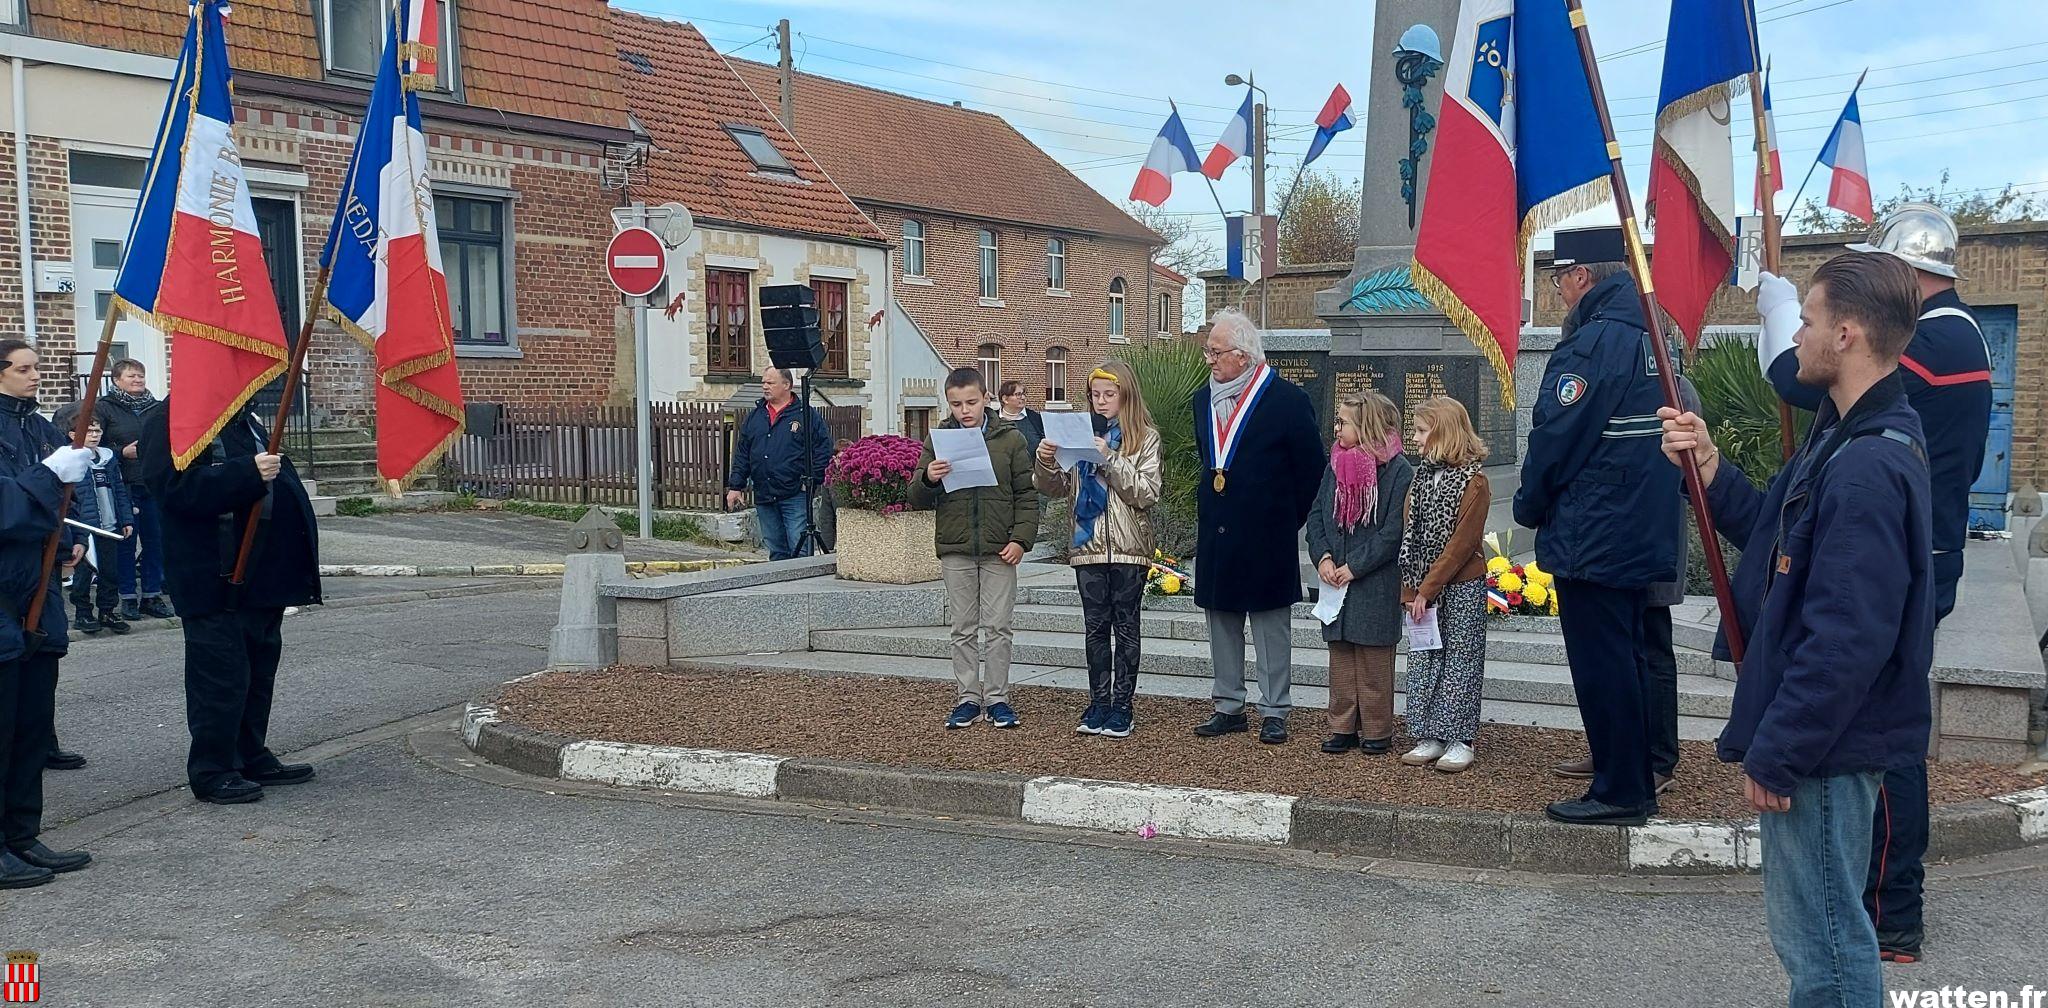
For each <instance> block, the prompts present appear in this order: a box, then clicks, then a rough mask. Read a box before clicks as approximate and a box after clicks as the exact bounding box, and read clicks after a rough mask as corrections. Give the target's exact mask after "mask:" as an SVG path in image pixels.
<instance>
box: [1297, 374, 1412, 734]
mask: <svg viewBox="0 0 2048 1008" xmlns="http://www.w3.org/2000/svg"><path fill="white" fill-rule="evenodd" d="M1335 428H1336V429H1335V434H1336V440H1335V442H1334V443H1333V444H1332V445H1331V446H1330V464H1329V467H1328V468H1326V469H1324V470H1323V485H1322V488H1321V489H1320V490H1318V491H1317V492H1316V504H1315V510H1313V511H1310V512H1309V515H1308V556H1309V559H1310V560H1312V561H1314V562H1315V565H1316V576H1317V577H1320V578H1321V579H1322V582H1323V584H1325V585H1328V586H1330V587H1331V588H1338V589H1342V590H1343V592H1344V608H1343V609H1341V610H1339V611H1338V613H1337V618H1336V619H1335V620H1333V621H1331V622H1330V623H1328V624H1327V625H1325V626H1324V627H1323V640H1325V641H1327V642H1328V643H1329V648H1330V737H1329V738H1328V739H1326V740H1324V742H1323V751H1324V752H1326V753H1332V754H1335V753H1342V752H1349V751H1350V750H1353V749H1362V750H1364V751H1365V752H1366V753H1368V754H1370V755H1374V756H1378V755H1383V754H1385V753H1386V751H1387V750H1388V748H1389V747H1390V746H1392V745H1393V741H1394V643H1395V642H1396V641H1397V640H1398V639H1399V637H1400V634H1401V565H1400V564H1399V563H1398V562H1397V561H1398V559H1399V555H1400V552H1401V509H1402V505H1403V504H1404V503H1405V502H1406V501H1407V500H1408V484H1409V482H1410V481H1411V480H1413V479H1414V477H1415V468H1414V467H1413V466H1411V465H1409V464H1408V459H1407V457H1406V456H1405V455H1403V454H1401V414H1400V413H1399V411H1397V410H1395V409H1394V404H1393V403H1392V402H1390V401H1388V399H1387V397H1386V396H1383V395H1381V394H1379V393H1378V392H1366V393H1363V394H1361V395H1355V396H1347V397H1346V398H1345V399H1344V400H1343V401H1342V402H1339V403H1338V404H1337V418H1336V423H1335Z"/></svg>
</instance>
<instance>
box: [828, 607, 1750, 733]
mask: <svg viewBox="0 0 2048 1008" xmlns="http://www.w3.org/2000/svg"><path fill="white" fill-rule="evenodd" d="M810 645H811V649H812V650H813V651H841V652H848V653H853V654H861V655H869V656H875V657H885V658H934V659H938V658H946V657H948V656H950V655H951V653H952V640H951V633H950V631H948V630H947V629H946V628H945V627H900V628H892V629H882V630H817V631H813V632H812V633H811V636H810ZM1011 657H1012V661H1014V662H1015V663H1016V664H1019V665H1048V666H1066V667H1076V668H1085V667H1086V666H1087V664H1088V660H1087V649H1086V645H1085V643H1084V641H1083V639H1082V636H1081V635H1080V634H1078V633H1062V632H1056V631H1046V630H1019V631H1017V634H1016V638H1015V641H1014V643H1013V648H1012V652H1011ZM1249 657H1251V659H1252V661H1253V663H1254V664H1256V652H1253V653H1252V654H1251V655H1250V656H1249ZM1293 661H1294V666H1295V672H1294V676H1295V682H1297V683H1300V684H1303V685H1309V686H1327V685H1328V684H1329V681H1330V679H1329V652H1327V651H1324V650H1321V649H1309V648H1302V649H1297V650H1296V651H1295V652H1294V655H1293ZM1406 662H1407V658H1406V656H1397V657H1396V658H1395V666H1396V672H1395V675H1396V677H1397V680H1396V681H1399V678H1398V677H1400V676H1401V675H1403V673H1404V669H1405V665H1406ZM877 671H886V670H885V669H878V670H877ZM1140 671H1141V672H1142V673H1151V674H1155V675H1165V676H1183V677H1187V678H1192V679H1198V680H1204V681H1206V680H1208V679H1210V678H1212V672H1211V669H1210V663H1209V645H1208V643H1207V642H1206V641H1193V640H1174V639H1167V638H1149V637H1148V638H1147V639H1146V640H1145V642H1144V659H1143V663H1142V664H1141V665H1140ZM1734 692H1735V684H1734V683H1732V682H1729V681H1727V680H1724V679H1719V678H1714V677H1711V676H1702V675H1690V674H1685V673H1681V674H1680V675H1679V677H1678V712H1679V713H1680V714H1681V715H1689V716H1693V717H1708V718H1726V717H1727V716H1728V710H1729V701H1730V699H1731V698H1732V697H1733V696H1734ZM1484 695H1485V697H1486V698H1487V699H1488V700H1506V701H1515V702H1519V703H1534V704H1549V705H1553V706H1561V707H1576V706H1577V703H1578V699H1577V697H1576V696H1575V695H1574V693H1573V691H1572V682H1571V673H1570V670H1569V669H1567V668H1566V667H1565V666H1563V665H1556V664H1547V663H1538V662H1520V661H1498V660H1493V659H1491V658H1489V660H1488V661H1487V664H1486V690H1485V694H1484Z"/></svg>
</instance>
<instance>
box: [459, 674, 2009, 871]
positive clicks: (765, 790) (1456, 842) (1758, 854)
mask: <svg viewBox="0 0 2048 1008" xmlns="http://www.w3.org/2000/svg"><path fill="white" fill-rule="evenodd" d="M463 741H464V742H465V743H466V744H467V745H468V746H469V748H470V750H471V751H472V752H474V753H476V754H477V755H478V756H479V757H482V758H483V759H486V760H489V761H491V762H493V763H497V764H499V765H501V766H505V767H509V768H511V769H514V770H518V771H520V772H522V773H528V774H532V775H534V776H537V777H553V778H557V779H561V780H576V781H586V782H593V783H601V784H613V785H617V786H620V787H652V788H658V789H660V790H664V791H682V792H689V793H694V794H712V795H727V796H731V797H739V798H757V799H769V800H774V801H786V802H801V803H804V804H813V805H815V804H825V805H846V806H857V807H880V808H893V809H906V810H912V811H918V812H928V813H936V814H941V815H968V816H978V817H983V818H989V819H1007V820H1015V821H1021V822H1028V823H1034V824H1037V825H1042V826H1060V827H1065V828H1070V829H1087V830H1096V831H1105V832H1115V833H1136V834H1138V835H1139V836H1145V837H1151V836H1169V837H1178V838H1182V839H1189V840H1215V841H1223V842H1229V843H1243V844H1256V845H1260V846H1268V847H1292V848H1296V849H1301V850H1312V851H1319V852H1324V853H1332V854H1349V855H1353V856H1359V857H1371V858H1393V859H1398V860H1402V861H1421V862H1425V863H1430V864H1442V865H1455V866H1459V867H1466V868H1496V869H1500V868H1505V869H1514V870H1518V871H1534V872H1547V873H1553V874H1566V875H1620V874H1628V875H1731V874H1748V873H1754V872H1757V871H1759V870H1761V868H1762V866H1763V843H1762V838H1761V836H1760V835H1759V832H1758V829H1757V824H1756V823H1755V821H1749V822H1677V821H1667V820H1661V819H1653V820H1651V821H1650V822H1649V824H1648V825H1644V826H1567V825H1564V824H1562V823H1556V822H1551V821H1550V820H1548V819H1545V818H1543V817H1542V816H1537V815H1523V814H1506V813H1499V812H1470V811H1461V810H1455V809H1433V808H1411V807H1406V806H1390V805H1373V804H1367V803H1363V802H1341V801H1328V800H1324V799H1319V798H1301V797H1296V796H1293V795H1276V794H1257V793H1252V792H1242V791H1215V790H1209V789H1206V788H1187V787H1166V786H1161V785H1153V784H1132V783H1127V782H1123V781H1103V780H1088V779H1084V778H1077V777H1031V778H1026V777H1022V776H1018V775H1015V774H1000V773H983V772H977V771H963V770H932V769H924V768H915V767H895V766H880V765H874V764H866V763H846V762H840V761H836V760H824V759H810V758H797V757H784V756H769V755H764V754H760V753H741V752H726V751H720V750H711V749H679V748H672V747H667V746H653V745H639V744H634V743H625V742H604V741H594V740H584V739H570V738H563V737H561V736H558V735H551V734H548V733H545V732H540V731H536V730H534V729H531V728H526V727H523V726H520V725H516V724H510V723H507V722H505V721H502V720H500V719H499V716H498V712H497V709H496V708H495V707H493V706H492V705H491V704H490V703H489V702H487V701H479V702H476V703H472V704H470V705H469V706H468V708H467V709H466V711H465V713H464V716H463ZM1930 828H1931V836H1930V842H1929V845H1928V851H1927V854H1928V857H1929V858H1930V859H1931V860H1937V861H1947V860H1954V859H1957V858H1965V857H1974V856H1977V855H1981V854H1993V853H1997V852H1999V851H2006V850H2012V849H2014V848H2017V847H2023V846H2026V845H2028V844H2033V843H2038V842H2041V841H2043V840H2048V788H2038V789H2035V790H2032V791H2022V792H2019V793H2017V794H2010V795H1998V796H1995V797H1993V798H1989V799H1985V800H1981V801H1974V802H1965V803H1962V804H1959V805H1946V806H1941V807H1938V808H1936V809H1934V810H1933V816H1932V822H1931V827H1930Z"/></svg>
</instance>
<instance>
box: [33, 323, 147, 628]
mask: <svg viewBox="0 0 2048 1008" xmlns="http://www.w3.org/2000/svg"><path fill="white" fill-rule="evenodd" d="M112 374H113V378H114V387H113V388H110V389H108V390H107V391H106V392H104V393H102V394H101V395H100V397H99V398H98V399H97V400H95V401H94V403H93V418H94V419H96V420H98V421H99V423H100V427H101V429H102V430H104V431H105V435H104V437H103V440H102V444H104V445H105V446H106V447H107V448H108V449H109V450H111V451H113V452H114V453H115V454H116V455H118V456H119V457H120V459H121V480H122V482H123V483H125V484H126V486H125V487H124V489H125V490H126V492H127V494H128V499H129V500H130V501H132V502H133V503H134V505H135V520H134V522H133V524H134V526H135V534H134V535H132V536H130V537H128V538H127V539H123V540H122V541H120V542H118V543H115V542H112V541H108V542H105V543H102V545H104V546H106V547H107V552H105V553H102V554H101V563H100V566H101V567H103V568H110V569H112V570H113V572H114V580H115V583H116V584H117V585H119V587H120V592H121V618H122V619H123V620H126V621H128V622H131V623H132V622H134V621H136V620H139V619H144V618H149V619H170V618H171V617H172V616H174V615H176V613H175V612H173V611H172V609H171V606H170V603H168V602H166V601H164V558H163V544H162V536H163V533H162V515H161V513H160V512H159V511H158V510H157V502H156V498H154V497H152V496H150V493H149V487H147V486H145V485H143V482H142V454H141V453H142V427H143V424H144V423H145V422H146V421H147V420H148V419H149V415H150V414H151V413H153V412H155V411H156V410H159V409H162V408H163V403H162V401H161V400H159V399H157V397H156V396H155V395H153V394H152V393H151V392H150V391H149V377H148V372H147V371H145V370H144V369H143V367H142V364H141V362H139V361H135V360H130V359H122V360H118V361H115V362H114V366H113V368H112ZM77 415H78V404H77V403H71V404H69V405H66V406H64V407H63V408H62V409H59V410H58V411H57V415H56V417H55V418H54V422H55V423H56V425H57V429H58V430H60V431H68V430H70V429H71V420H72V418H74V417H76V416H77ZM109 560H111V561H112V562H111V563H110V562H108V561H109ZM138 567H139V568H140V571H141V576H140V578H139V579H138V577H137V568H138Z"/></svg>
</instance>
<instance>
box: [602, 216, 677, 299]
mask: <svg viewBox="0 0 2048 1008" xmlns="http://www.w3.org/2000/svg"><path fill="white" fill-rule="evenodd" d="M604 268H605V272H606V273H607V274H609V275H610V276H611V278H612V286H614V287H617V288H618V289H619V293H621V294H624V295H626V296H627V297H645V296H646V295H649V294H652V293H654V292H655V290H656V289H657V288H659V287H660V286H661V279H662V277H663V276H665V275H667V273H668V250H667V249H665V248H663V247H662V244H661V239H660V238H657V237H655V235H654V232H652V231H649V230H647V229H646V228H642V227H632V228H627V229H625V230H624V231H621V232H619V233H618V234H616V235H613V236H612V243H611V246H610V247H608V248H606V249H605V251H604Z"/></svg>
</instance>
